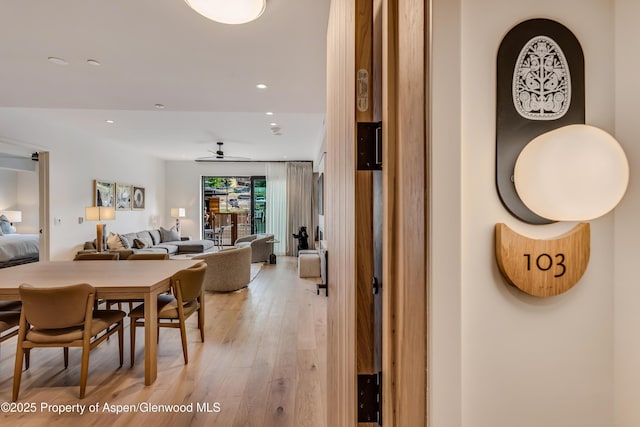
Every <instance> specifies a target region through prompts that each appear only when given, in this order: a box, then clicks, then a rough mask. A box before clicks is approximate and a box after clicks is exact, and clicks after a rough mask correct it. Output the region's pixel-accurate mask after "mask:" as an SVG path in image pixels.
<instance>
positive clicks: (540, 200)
mask: <svg viewBox="0 0 640 427" xmlns="http://www.w3.org/2000/svg"><path fill="white" fill-rule="evenodd" d="M514 183H515V187H516V191H517V192H518V196H519V197H520V198H521V199H522V201H523V202H524V204H525V205H527V207H528V208H529V209H531V210H532V211H533V212H535V213H536V214H538V215H540V216H542V217H544V218H548V219H551V220H555V221H587V220H591V219H595V218H598V217H600V216H602V215H604V214H606V213H607V212H609V211H610V210H612V209H613V208H615V207H616V205H617V204H618V203H619V202H620V200H621V199H622V197H623V196H624V193H625V192H626V190H627V184H628V183H629V163H628V161H627V157H626V155H625V153H624V151H623V150H622V147H621V146H620V144H619V143H618V141H616V140H615V138H613V137H612V136H611V135H609V134H608V133H607V132H605V131H603V130H602V129H598V128H596V127H593V126H588V125H569V126H564V127H561V128H559V129H555V130H552V131H550V132H547V133H544V134H542V135H540V136H538V137H536V138H534V139H533V140H532V141H531V142H530V143H529V144H527V146H526V147H525V148H524V149H523V150H522V152H521V153H520V155H519V157H518V160H516V165H515V170H514Z"/></svg>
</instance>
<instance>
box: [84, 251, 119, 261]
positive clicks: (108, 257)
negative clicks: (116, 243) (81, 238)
mask: <svg viewBox="0 0 640 427" xmlns="http://www.w3.org/2000/svg"><path fill="white" fill-rule="evenodd" d="M119 259H120V254H119V253H117V252H110V253H108V254H97V253H88V254H76V257H75V258H74V259H73V260H74V261H117V260H119Z"/></svg>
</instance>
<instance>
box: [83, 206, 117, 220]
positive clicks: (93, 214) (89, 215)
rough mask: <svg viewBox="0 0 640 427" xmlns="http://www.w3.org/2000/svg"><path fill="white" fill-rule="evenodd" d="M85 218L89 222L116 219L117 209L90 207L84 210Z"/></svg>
mask: <svg viewBox="0 0 640 427" xmlns="http://www.w3.org/2000/svg"><path fill="white" fill-rule="evenodd" d="M84 216H85V218H86V220H87V221H104V220H110V219H116V209H115V208H113V207H106V206H89V207H86V208H84Z"/></svg>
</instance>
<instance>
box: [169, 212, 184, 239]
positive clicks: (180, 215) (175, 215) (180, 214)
mask: <svg viewBox="0 0 640 427" xmlns="http://www.w3.org/2000/svg"><path fill="white" fill-rule="evenodd" d="M171 216H172V217H173V218H175V219H176V231H177V232H178V234H180V218H184V217H185V212H184V208H171Z"/></svg>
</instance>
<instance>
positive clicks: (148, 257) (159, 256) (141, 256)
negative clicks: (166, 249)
mask: <svg viewBox="0 0 640 427" xmlns="http://www.w3.org/2000/svg"><path fill="white" fill-rule="evenodd" d="M166 259H169V254H145V253H142V254H132V255H129V258H127V260H128V261H136V260H166Z"/></svg>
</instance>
